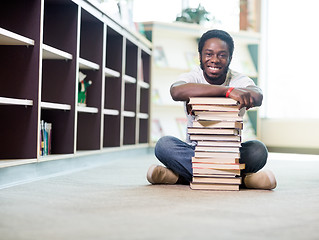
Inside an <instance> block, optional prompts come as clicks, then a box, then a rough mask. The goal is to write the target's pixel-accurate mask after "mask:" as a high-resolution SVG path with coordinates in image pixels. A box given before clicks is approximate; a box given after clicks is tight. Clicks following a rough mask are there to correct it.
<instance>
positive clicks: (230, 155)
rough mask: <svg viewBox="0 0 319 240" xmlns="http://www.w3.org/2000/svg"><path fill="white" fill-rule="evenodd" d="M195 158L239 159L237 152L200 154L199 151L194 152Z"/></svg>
mask: <svg viewBox="0 0 319 240" xmlns="http://www.w3.org/2000/svg"><path fill="white" fill-rule="evenodd" d="M195 157H204V158H213V157H215V158H217V157H218V158H240V153H239V152H200V151H195Z"/></svg>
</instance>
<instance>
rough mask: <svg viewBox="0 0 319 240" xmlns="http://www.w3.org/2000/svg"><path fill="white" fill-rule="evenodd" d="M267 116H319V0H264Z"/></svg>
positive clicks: (264, 66)
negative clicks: (318, 104) (318, 105)
mask: <svg viewBox="0 0 319 240" xmlns="http://www.w3.org/2000/svg"><path fill="white" fill-rule="evenodd" d="M263 12H264V13H265V14H264V15H263V22H264V23H265V24H264V28H263V32H262V39H264V40H265V45H263V46H264V47H265V51H264V57H265V58H263V59H264V60H265V62H264V64H262V67H263V68H264V69H262V72H264V77H263V83H264V86H262V88H263V90H264V107H263V108H262V109H263V110H264V112H263V115H264V117H268V118H319V110H318V107H317V106H316V105H317V103H318V102H319V100H318V89H319V73H318V69H319V68H318V62H319V61H318V56H319V30H318V26H317V25H318V24H317V23H318V22H319V14H318V12H319V2H318V1H313V0H302V1H301V0H299V1H291V0H277V1H264V5H263Z"/></svg>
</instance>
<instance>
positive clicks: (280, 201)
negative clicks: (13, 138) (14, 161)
mask: <svg viewBox="0 0 319 240" xmlns="http://www.w3.org/2000/svg"><path fill="white" fill-rule="evenodd" d="M99 157H101V155H99ZM102 157H103V156H102ZM289 160H290V161H289ZM155 162H157V161H156V159H155V157H154V156H153V153H152V151H149V152H146V153H145V154H137V155H134V154H129V155H127V156H125V153H124V155H123V157H118V158H116V159H112V160H110V161H107V162H106V163H105V164H103V165H99V166H95V167H89V168H87V169H82V170H81V171H74V172H69V173H68V174H62V175H55V176H51V177H47V178H45V177H43V178H41V179H38V180H37V181H29V182H27V183H24V184H17V185H13V186H10V187H5V188H2V189H0V206H1V208H0V239H3V240H11V239H14V240H18V239H30V240H31V239H32V240H37V239H41V240H44V239H45V240H51V239H73V240H75V239H90V240H91V239H94V240H96V239H258V240H259V239H267V240H269V239H281V240H282V239H319V232H318V227H319V175H318V168H319V155H318V156H313V155H292V154H287V155H285V154H270V157H269V161H268V164H267V166H266V168H268V169H272V170H273V172H274V173H275V174H276V176H277V181H278V187H277V188H276V189H275V190H274V191H261V190H241V191H239V192H227V191H226V192H223V191H196V190H191V189H190V188H189V187H188V186H182V185H175V186H163V185H162V186H160V185H157V186H152V185H150V184H148V182H147V180H146V178H145V174H146V171H147V169H148V167H149V165H150V164H152V163H155Z"/></svg>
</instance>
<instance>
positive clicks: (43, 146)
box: [40, 120, 52, 156]
mask: <svg viewBox="0 0 319 240" xmlns="http://www.w3.org/2000/svg"><path fill="white" fill-rule="evenodd" d="M51 136H52V123H47V122H44V121H43V120H41V126H40V156H46V155H49V154H51V142H52V139H51V138H52V137H51Z"/></svg>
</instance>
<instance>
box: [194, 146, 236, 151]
mask: <svg viewBox="0 0 319 240" xmlns="http://www.w3.org/2000/svg"><path fill="white" fill-rule="evenodd" d="M195 151H197V152H230V153H239V152H240V149H239V147H224V146H223V147H216V146H198V145H197V146H196V147H195Z"/></svg>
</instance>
